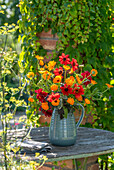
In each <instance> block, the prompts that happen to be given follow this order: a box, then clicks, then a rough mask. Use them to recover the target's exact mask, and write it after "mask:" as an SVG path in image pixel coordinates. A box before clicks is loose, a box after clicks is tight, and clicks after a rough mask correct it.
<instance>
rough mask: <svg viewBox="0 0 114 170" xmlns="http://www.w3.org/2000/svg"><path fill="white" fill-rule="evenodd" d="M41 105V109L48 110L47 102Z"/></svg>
mask: <svg viewBox="0 0 114 170" xmlns="http://www.w3.org/2000/svg"><path fill="white" fill-rule="evenodd" d="M41 106H42V109H44V110H48V109H49V106H48V103H47V102H44V103H42V105H41Z"/></svg>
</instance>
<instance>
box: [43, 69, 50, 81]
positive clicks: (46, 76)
mask: <svg viewBox="0 0 114 170" xmlns="http://www.w3.org/2000/svg"><path fill="white" fill-rule="evenodd" d="M42 77H43V79H44V80H46V79H48V80H49V79H50V78H51V73H50V72H48V71H44V73H43V75H42Z"/></svg>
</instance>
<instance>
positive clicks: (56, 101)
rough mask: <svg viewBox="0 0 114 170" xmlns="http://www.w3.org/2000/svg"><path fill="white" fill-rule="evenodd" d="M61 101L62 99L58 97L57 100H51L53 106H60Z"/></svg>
mask: <svg viewBox="0 0 114 170" xmlns="http://www.w3.org/2000/svg"><path fill="white" fill-rule="evenodd" d="M59 102H60V100H59V99H57V100H53V101H52V102H51V104H52V105H53V106H58V105H59Z"/></svg>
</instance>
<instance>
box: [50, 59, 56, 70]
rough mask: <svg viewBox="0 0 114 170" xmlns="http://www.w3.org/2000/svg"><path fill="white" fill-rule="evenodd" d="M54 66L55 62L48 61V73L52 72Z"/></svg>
mask: <svg viewBox="0 0 114 170" xmlns="http://www.w3.org/2000/svg"><path fill="white" fill-rule="evenodd" d="M55 65H56V62H55V61H54V60H53V61H50V62H49V63H48V69H49V71H51V70H53V68H54V67H55Z"/></svg>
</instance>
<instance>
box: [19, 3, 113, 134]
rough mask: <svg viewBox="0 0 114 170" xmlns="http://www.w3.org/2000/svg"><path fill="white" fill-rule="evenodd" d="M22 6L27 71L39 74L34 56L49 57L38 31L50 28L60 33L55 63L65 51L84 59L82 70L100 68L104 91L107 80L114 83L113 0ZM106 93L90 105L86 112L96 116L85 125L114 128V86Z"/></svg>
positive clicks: (22, 63)
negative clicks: (91, 121) (113, 43)
mask: <svg viewBox="0 0 114 170" xmlns="http://www.w3.org/2000/svg"><path fill="white" fill-rule="evenodd" d="M19 6H20V11H21V15H22V18H21V20H19V27H20V33H21V35H20V36H19V39H21V38H22V53H21V55H20V62H19V65H20V66H21V67H22V70H23V73H24V74H27V73H28V72H29V71H33V72H34V73H37V68H36V59H35V55H40V56H46V50H45V49H43V47H42V46H41V45H40V43H39V42H38V40H39V38H38V37H37V33H40V32H42V31H43V30H44V31H45V32H47V31H48V30H49V29H51V30H52V34H55V35H56V34H57V36H58V43H57V44H56V49H55V50H54V51H53V59H54V60H55V61H56V62H57V61H58V56H59V55H60V54H61V52H63V51H64V52H65V54H69V55H70V56H71V58H76V59H77V62H78V63H79V64H81V63H82V62H83V64H84V66H85V67H84V70H83V71H90V70H91V69H92V68H95V69H96V70H98V77H99V81H98V83H97V84H96V87H98V88H99V89H100V90H101V91H104V88H105V87H106V83H108V84H114V80H113V79H112V77H113V74H114V71H113V67H114V66H113V50H112V48H113V47H112V33H113V30H114V25H113V23H112V21H113V16H112V14H113V10H112V0H103V1H102V0H99V1H96V0H82V1H78V0H70V1H69V0H47V1H45V0H33V1H31V0H25V1H23V0H20V4H19ZM56 52H58V55H56ZM31 66H32V67H31ZM91 91H92V89H91ZM103 96H104V99H103V100H99V98H98V99H97V100H96V101H95V107H92V108H91V106H88V108H87V112H88V113H89V114H93V115H94V116H93V123H92V125H91V124H86V126H90V127H94V128H102V129H107V130H110V131H114V127H113V118H114V114H113V113H114V109H113V99H114V88H111V89H110V91H109V92H105V93H104V94H103ZM89 110H92V113H91V112H90V111H89Z"/></svg>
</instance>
